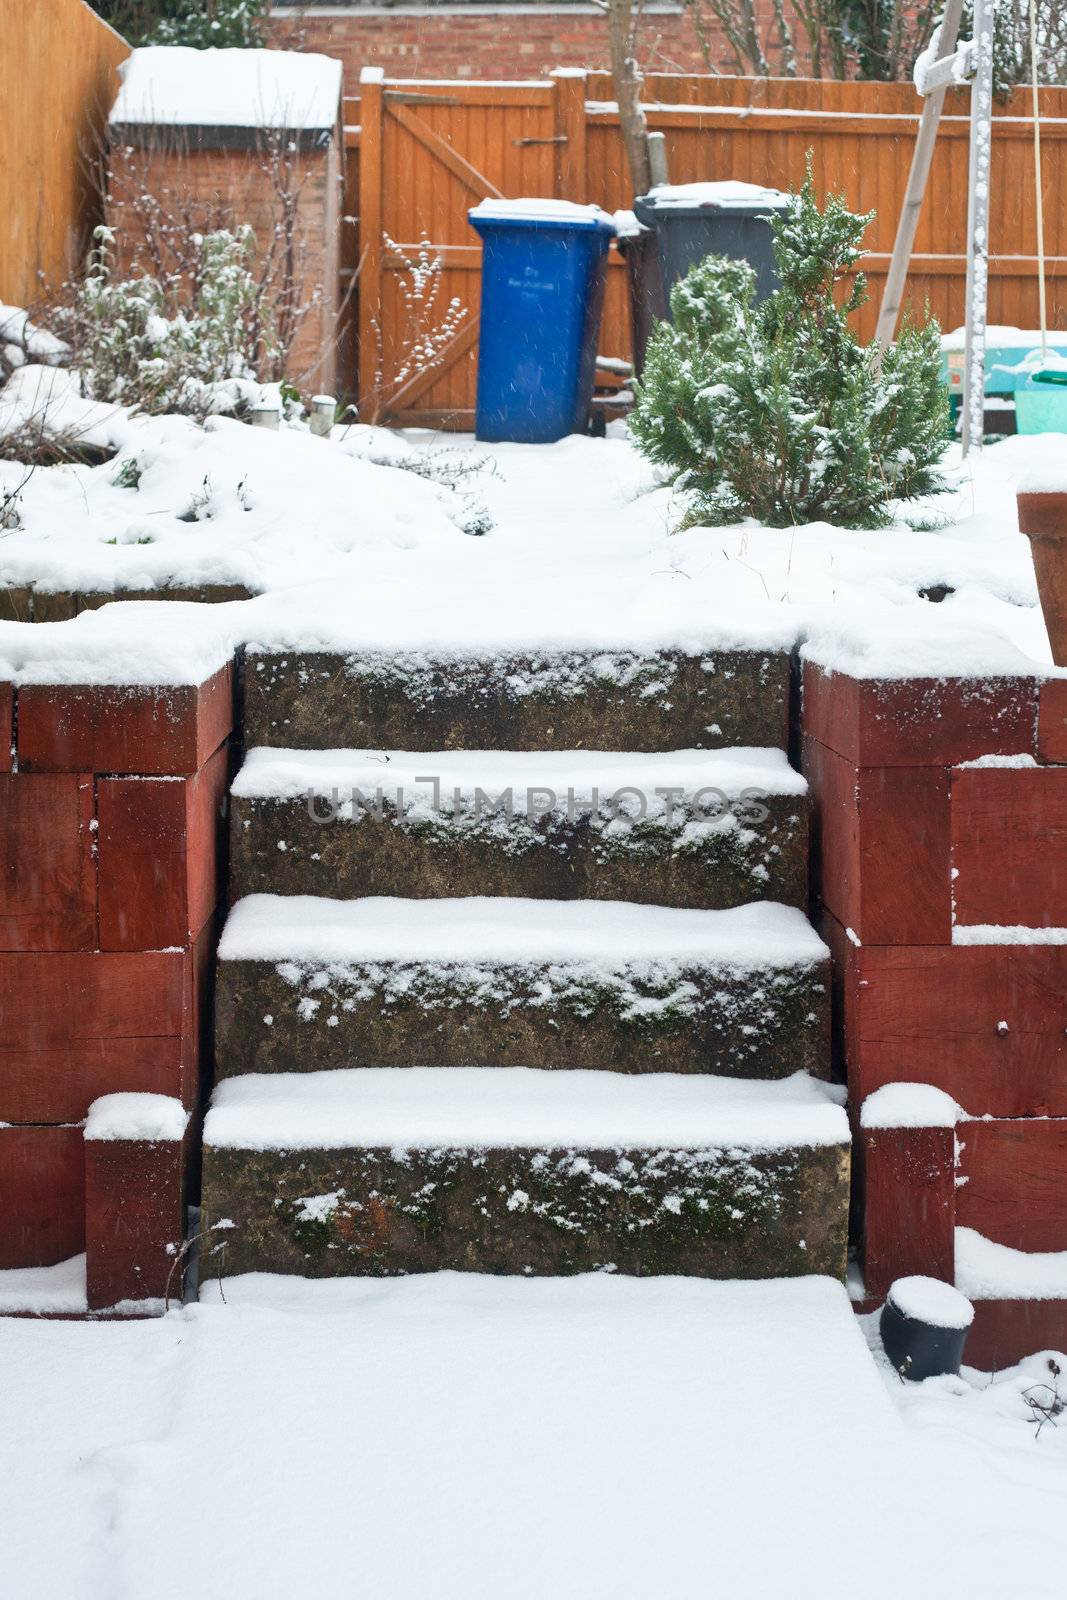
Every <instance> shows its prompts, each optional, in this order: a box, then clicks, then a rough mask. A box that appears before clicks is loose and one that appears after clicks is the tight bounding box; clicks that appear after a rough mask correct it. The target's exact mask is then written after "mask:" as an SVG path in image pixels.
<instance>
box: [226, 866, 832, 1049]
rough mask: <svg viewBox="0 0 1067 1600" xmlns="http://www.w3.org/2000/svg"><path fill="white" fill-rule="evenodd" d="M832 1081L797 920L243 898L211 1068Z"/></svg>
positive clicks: (608, 906) (781, 909)
mask: <svg viewBox="0 0 1067 1600" xmlns="http://www.w3.org/2000/svg"><path fill="white" fill-rule="evenodd" d="M471 1061H479V1062H492V1063H496V1064H499V1065H501V1066H535V1067H553V1068H569V1067H589V1068H599V1069H603V1068H609V1069H613V1070H617V1071H622V1072H666V1071H669V1072H692V1073H720V1074H725V1075H730V1076H737V1077H750V1078H782V1077H786V1076H788V1075H789V1074H790V1073H792V1072H795V1071H797V1070H798V1069H803V1070H805V1071H808V1072H811V1073H813V1074H815V1075H817V1076H825V1075H827V1073H828V1071H829V951H828V950H827V948H826V946H825V945H824V944H823V943H822V941H821V939H819V938H818V936H817V935H816V934H815V932H814V931H813V929H812V928H811V927H810V925H809V924H808V922H807V921H806V919H805V918H804V916H803V915H802V913H801V912H800V911H798V910H797V909H796V908H794V907H790V906H782V905H775V904H772V903H769V902H765V903H762V904H754V905H748V906H741V907H737V908H735V909H733V910H727V911H693V910H680V909H673V908H669V907H664V906H640V905H632V904H627V903H620V902H617V901H573V900H571V901H560V900H524V899H511V898H500V899H479V898H472V899H454V900H414V899H392V898H387V897H383V898H369V899H363V900H328V899H317V898H314V897H310V896H290V897H285V896H276V895H250V896H248V897H247V898H245V899H244V900H241V901H239V902H238V904H237V905H236V906H235V907H234V909H233V910H232V911H231V913H230V917H229V920H228V922H227V924H226V928H225V930H224V932H223V937H222V941H221V944H220V947H219V962H218V976H217V997H216V1066H217V1072H218V1075H219V1076H220V1077H228V1076H232V1075H234V1074H238V1073H243V1072H301V1071H309V1070H313V1069H323V1068H330V1067H360V1066H363V1067H366V1066H372V1065H373V1066H400V1067H411V1066H433V1067H455V1066H464V1065H468V1064H469V1063H470V1062H471Z"/></svg>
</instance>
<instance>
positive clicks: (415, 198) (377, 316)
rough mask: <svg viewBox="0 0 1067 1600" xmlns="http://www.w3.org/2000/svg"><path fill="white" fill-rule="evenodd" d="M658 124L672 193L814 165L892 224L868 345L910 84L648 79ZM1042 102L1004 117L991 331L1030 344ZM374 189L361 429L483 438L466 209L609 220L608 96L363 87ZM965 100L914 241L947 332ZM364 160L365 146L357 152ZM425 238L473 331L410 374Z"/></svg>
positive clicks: (619, 160)
mask: <svg viewBox="0 0 1067 1600" xmlns="http://www.w3.org/2000/svg"><path fill="white" fill-rule="evenodd" d="M645 93H646V97H647V111H648V121H649V126H650V127H651V128H653V129H658V130H662V132H663V133H665V134H666V136H667V149H668V156H669V162H670V173H671V178H672V181H673V182H676V183H679V182H691V181H694V180H697V179H708V178H727V177H729V178H741V179H746V180H748V181H750V182H755V183H764V184H770V185H772V186H773V187H777V188H790V187H795V186H796V185H797V184H799V183H800V182H801V180H802V179H803V176H804V166H805V161H806V159H807V153H808V151H809V150H810V151H811V153H812V159H813V163H814V171H815V180H816V183H817V185H818V188H819V190H820V192H825V191H827V190H835V191H837V192H840V193H843V194H844V195H846V196H847V198H848V201H849V204H850V205H851V206H852V207H853V209H854V210H858V211H866V210H874V211H876V213H877V215H876V218H875V221H874V223H873V224H872V226H871V229H870V231H869V233H868V236H867V243H868V246H869V249H870V255H869V256H868V258H867V260H866V261H865V263H864V266H865V270H866V271H867V275H868V278H869V279H870V284H871V302H870V304H869V305H868V306H866V307H865V308H864V310H863V311H861V312H860V313H859V317H858V324H859V329H860V332H861V333H862V334H863V335H864V336H865V337H867V338H870V337H873V334H874V324H875V319H876V316H877V303H878V299H879V296H880V294H881V288H882V284H883V282H884V278H885V273H886V271H887V269H888V265H889V254H890V251H891V250H892V245H893V236H894V233H895V230H896V223H897V217H898V214H899V211H900V206H901V203H902V201H903V198H904V189H905V185H906V183H907V176H908V167H909V163H910V160H911V152H912V145H913V143H914V138H915V131H916V128H917V126H918V114H919V100H918V96H917V95H916V94H915V92H914V90H913V89H912V87H911V85H910V84H901V83H825V82H813V81H806V80H796V79H751V78H707V77H682V76H672V75H659V74H657V75H654V76H650V77H649V78H648V79H647V80H646V89H645ZM1028 110H1029V102H1028V99H1027V97H1026V96H1024V95H1023V94H1021V93H1020V94H1016V95H1015V96H1013V97H1012V98H1011V99H1010V100H1007V101H1005V102H1003V103H1001V104H998V105H997V106H996V108H995V122H994V141H993V191H992V217H991V243H992V249H993V251H994V259H993V261H992V263H991V271H990V292H989V318H990V321H991V322H1002V323H1015V324H1017V325H1019V326H1024V327H1027V326H1028V327H1033V326H1034V324H1035V322H1036V320H1037V315H1038V308H1037V284H1036V258H1035V254H1034V252H1035V248H1036V244H1035V238H1036V234H1035V200H1034V179H1033V166H1032V155H1031V141H1032V125H1031V123H1030V120H1029V116H1028ZM1042 113H1043V127H1042V132H1043V136H1044V141H1045V161H1044V199H1045V227H1046V249H1047V251H1048V257H1049V260H1048V275H1049V316H1050V320H1051V321H1052V323H1053V324H1054V325H1057V326H1060V327H1063V326H1067V202H1065V201H1064V200H1063V198H1062V197H1063V196H1064V195H1067V89H1045V90H1043V91H1042ZM346 122H347V123H349V124H352V125H360V128H361V131H360V133H359V134H358V136H357V135H356V133H355V132H354V131H353V132H352V133H350V135H349V141H348V142H349V145H350V147H354V146H356V145H357V144H358V147H359V148H358V175H357V169H356V164H355V161H354V160H353V161H352V162H351V170H352V172H353V176H354V183H353V186H352V187H351V188H350V189H349V193H348V199H347V203H346V210H348V211H349V212H350V214H351V213H352V212H355V213H358V216H359V230H358V232H359V240H358V243H356V242H355V230H354V229H350V230H349V233H350V235H351V242H350V244H349V246H348V254H349V259H348V268H349V271H350V272H351V271H352V270H353V269H354V268H355V266H356V265H357V262H358V263H359V265H360V272H359V302H360V311H359V385H358V387H359V392H360V394H361V396H362V397H363V400H364V414H376V415H378V416H380V417H383V418H388V419H389V420H392V421H396V422H404V423H410V424H417V423H425V424H429V425H437V426H445V427H468V426H470V423H471V420H472V416H473V406H474V380H475V357H476V349H477V318H478V297H479V267H480V261H481V251H480V247H479V245H478V241H477V239H476V238H475V235H474V232H473V230H472V229H471V228H470V226H469V224H468V222H467V209H468V207H469V206H471V205H474V204H476V203H477V201H478V200H480V199H481V198H482V197H483V196H485V195H495V194H500V195H506V196H520V195H555V196H560V197H563V198H567V199H573V200H581V201H595V202H596V203H597V204H599V205H601V206H603V207H604V208H605V209H606V210H608V211H613V210H616V209H618V208H619V207H622V206H627V205H629V204H630V201H631V198H632V197H631V194H630V190H629V183H628V177H627V174H626V170H625V161H624V159H623V153H622V144H621V139H620V135H619V122H618V113H617V111H616V109H615V107H614V104H613V103H612V100H611V80H610V78H608V77H607V76H606V75H605V74H603V73H594V72H591V73H588V74H576V73H558V74H555V75H553V76H552V77H551V78H549V79H546V80H543V81H539V82H529V83H508V84H502V83H501V84H485V83H468V82H456V83H451V82H449V83H441V82H434V83H420V82H412V81H400V80H397V81H393V80H389V81H386V80H385V79H384V77H383V76H382V74H381V73H380V72H376V71H374V70H373V69H371V70H369V71H368V72H366V73H365V74H364V79H363V81H362V82H361V84H360V97H359V99H358V100H356V99H353V100H350V101H348V102H347V103H346ZM968 130H969V123H968V119H967V99H966V96H965V95H964V94H963V93H957V92H952V93H950V95H949V96H948V99H947V100H946V114H945V116H944V117H943V118H942V123H941V133H940V135H939V140H938V149H937V153H936V156H935V159H934V164H933V171H932V172H931V175H930V182H929V186H928V189H927V199H926V204H925V206H924V208H923V215H922V219H921V221H920V224H919V232H918V237H917V239H916V245H915V249H916V256H915V259H914V261H913V266H912V272H911V275H910V277H909V280H908V292H907V293H908V298H909V299H910V300H911V302H912V304H913V305H915V306H916V307H918V308H920V309H921V308H922V306H923V305H924V304H925V303H927V302H928V303H929V305H930V307H931V309H932V311H933V312H934V313H935V315H936V316H937V317H938V318H939V319H940V320H941V322H942V324H943V325H944V326H946V327H954V326H957V325H958V324H959V323H960V322H962V320H963V292H964V275H965V270H966V263H965V259H964V255H963V251H964V240H965V229H966V209H967V144H966V141H967V136H968ZM349 155H350V157H355V155H356V150H355V148H350V150H349ZM422 240H427V241H429V243H430V244H431V245H432V247H433V248H434V251H435V253H436V254H438V255H440V257H441V261H442V272H441V282H440V298H441V301H442V302H447V301H448V300H450V299H451V298H452V297H453V296H455V297H457V298H458V299H459V300H460V301H462V303H463V305H464V306H466V307H467V309H468V318H467V320H466V322H465V324H464V325H463V327H462V328H461V330H460V333H459V335H458V337H457V338H456V339H455V341H454V343H453V344H452V346H451V348H450V349H449V350H448V351H447V352H446V353H445V355H444V357H443V359H442V360H441V361H440V362H439V364H437V365H436V366H433V367H431V368H430V369H429V370H420V371H417V372H411V373H409V372H408V371H407V367H408V360H407V355H406V351H407V345H408V342H409V340H410V335H411V326H410V319H409V318H408V313H407V310H406V307H405V303H404V298H403V295H402V292H401V280H402V279H403V278H404V275H405V266H404V263H405V261H408V260H410V259H412V258H413V256H414V254H415V253H416V252H417V250H418V246H419V243H420V241H422ZM600 349H601V352H602V353H603V354H605V355H614V356H619V355H621V356H627V355H628V354H629V351H630V329H629V314H628V305H627V295H626V284H625V269H624V267H623V264H622V262H621V260H619V258H617V257H616V256H615V254H614V252H613V253H612V269H611V271H610V272H609V281H608V293H607V299H606V304H605V313H604V324H603V330H602V333H601V340H600Z"/></svg>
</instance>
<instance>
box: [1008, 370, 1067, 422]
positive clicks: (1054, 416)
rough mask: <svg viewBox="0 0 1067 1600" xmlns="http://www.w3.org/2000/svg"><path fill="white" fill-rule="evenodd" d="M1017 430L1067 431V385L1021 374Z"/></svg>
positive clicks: (1018, 381) (1017, 396)
mask: <svg viewBox="0 0 1067 1600" xmlns="http://www.w3.org/2000/svg"><path fill="white" fill-rule="evenodd" d="M1015 431H1016V433H1067V385H1065V384H1061V383H1036V382H1035V381H1034V379H1033V377H1030V376H1027V377H1023V376H1022V375H1021V374H1020V376H1019V377H1018V378H1017V379H1016V383H1015Z"/></svg>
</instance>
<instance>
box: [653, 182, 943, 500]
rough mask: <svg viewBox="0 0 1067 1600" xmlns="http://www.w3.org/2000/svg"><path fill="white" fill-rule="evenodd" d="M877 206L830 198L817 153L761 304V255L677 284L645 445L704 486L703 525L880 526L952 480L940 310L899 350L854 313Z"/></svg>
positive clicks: (719, 263) (904, 335)
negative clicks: (851, 319) (861, 327)
mask: <svg viewBox="0 0 1067 1600" xmlns="http://www.w3.org/2000/svg"><path fill="white" fill-rule="evenodd" d="M873 215H874V213H873V212H869V213H868V214H867V215H866V216H856V215H854V214H853V213H852V212H850V211H848V210H847V209H846V207H845V205H844V203H843V202H842V200H841V199H840V198H839V197H837V196H834V195H831V196H829V197H828V199H827V202H826V206H825V209H823V210H821V211H820V209H819V206H818V203H817V201H816V198H815V186H814V183H813V180H812V175H811V170H810V166H809V170H808V176H807V178H806V180H805V183H804V185H803V188H802V189H801V191H800V193H799V194H798V195H794V196H793V199H792V204H791V206H790V207H789V208H788V209H787V210H784V211H783V212H781V213H779V214H778V216H776V217H775V219H774V221H773V223H772V227H773V230H774V254H775V260H776V262H777V265H778V273H779V277H780V280H781V285H780V287H779V288H778V289H777V290H776V291H775V292H774V293H773V294H772V295H770V296H769V297H768V298H767V299H766V300H764V301H762V302H761V303H758V304H757V303H755V300H754V296H755V288H756V278H755V274H754V272H753V271H752V268H751V267H750V266H749V265H748V264H747V262H743V261H734V260H727V259H725V258H723V257H718V256H709V257H708V258H707V259H706V260H704V261H702V262H700V263H699V264H698V265H697V266H695V267H694V268H693V269H692V271H691V272H690V273H689V275H688V277H686V278H684V279H683V280H682V281H681V282H680V283H678V284H676V285H675V287H674V289H673V290H672V291H671V314H672V317H673V319H674V320H673V324H670V323H663V324H661V325H660V327H659V329H658V330H657V332H656V334H655V336H654V338H653V339H652V341H651V343H650V346H649V351H648V357H647V361H646V365H645V371H644V377H643V380H642V382H641V383H640V384H639V385H638V389H637V402H636V405H635V408H634V412H633V416H632V419H631V427H632V430H633V435H634V438H635V440H636V442H637V446H638V448H639V449H640V450H641V451H642V453H643V454H644V455H645V456H647V457H648V458H649V459H650V460H651V461H653V462H655V463H656V464H657V465H659V466H662V467H665V468H667V469H668V471H669V473H670V474H671V476H672V478H673V481H674V482H675V483H676V484H677V486H678V487H679V488H681V489H683V490H687V491H690V504H689V508H688V511H687V515H686V519H685V520H686V524H687V525H689V526H692V525H694V524H699V523H704V524H710V525H721V524H724V523H732V522H740V521H742V520H743V519H744V518H745V517H755V518H756V519H757V520H758V521H759V522H761V523H763V524H765V525H767V526H770V527H789V526H791V525H793V524H796V523H802V522H814V521H818V520H822V521H826V522H833V523H837V524H839V525H840V526H843V527H854V528H874V527H880V526H884V525H885V524H886V523H887V522H888V521H889V520H890V507H891V505H892V503H893V501H894V500H902V499H909V498H912V497H913V496H915V495H921V494H928V493H931V492H935V491H937V490H940V489H941V488H943V487H944V484H943V481H942V479H941V477H940V475H939V473H938V470H937V467H938V462H939V460H940V458H941V456H942V453H943V451H944V448H945V445H946V443H947V439H948V400H947V396H946V394H945V391H944V388H943V386H942V384H941V380H940V329H939V328H938V325H937V323H936V322H935V321H933V319H931V318H928V319H927V320H926V321H925V322H923V323H922V324H919V325H916V324H906V325H905V326H904V328H903V329H902V331H901V333H900V336H899V337H898V339H897V341H896V343H895V344H894V345H893V346H892V347H891V348H890V349H889V350H886V351H885V352H884V353H883V352H882V351H881V349H880V348H879V347H878V346H877V345H874V344H871V345H863V344H861V343H860V342H859V340H858V339H857V338H856V336H855V334H854V333H853V332H852V331H851V329H850V328H849V326H848V322H847V318H848V316H849V315H850V314H851V313H852V312H853V311H855V310H856V309H857V308H858V307H859V306H861V305H862V304H863V302H864V300H865V299H866V297H867V294H866V282H865V279H864V277H863V275H862V274H857V275H856V276H855V278H854V282H853V283H852V286H851V289H849V290H848V291H847V292H845V290H844V284H845V280H846V279H847V278H848V277H849V276H851V275H852V274H853V273H854V270H855V267H856V263H857V262H858V261H859V259H860V256H861V253H862V252H861V249H860V241H861V239H862V237H863V234H864V232H865V231H866V228H867V226H868V224H869V223H870V221H871V218H872V217H873ZM835 291H837V293H836V294H835Z"/></svg>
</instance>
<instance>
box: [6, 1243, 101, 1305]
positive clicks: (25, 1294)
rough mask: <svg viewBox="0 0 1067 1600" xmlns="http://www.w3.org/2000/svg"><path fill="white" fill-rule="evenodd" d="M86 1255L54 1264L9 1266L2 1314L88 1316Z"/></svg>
mask: <svg viewBox="0 0 1067 1600" xmlns="http://www.w3.org/2000/svg"><path fill="white" fill-rule="evenodd" d="M87 1308H88V1300H87V1299H86V1293H85V1257H84V1255H80V1256H73V1257H72V1258H71V1260H69V1261H60V1262H59V1263H58V1264H57V1265H56V1266H54V1267H8V1268H6V1269H5V1270H3V1271H0V1317H2V1316H11V1315H13V1314H14V1313H19V1314H20V1315H22V1316H32V1317H46V1316H53V1317H55V1316H84V1315H85V1313H86V1310H87Z"/></svg>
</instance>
